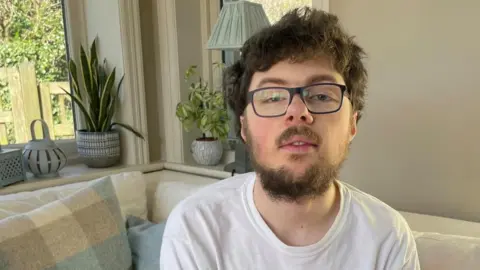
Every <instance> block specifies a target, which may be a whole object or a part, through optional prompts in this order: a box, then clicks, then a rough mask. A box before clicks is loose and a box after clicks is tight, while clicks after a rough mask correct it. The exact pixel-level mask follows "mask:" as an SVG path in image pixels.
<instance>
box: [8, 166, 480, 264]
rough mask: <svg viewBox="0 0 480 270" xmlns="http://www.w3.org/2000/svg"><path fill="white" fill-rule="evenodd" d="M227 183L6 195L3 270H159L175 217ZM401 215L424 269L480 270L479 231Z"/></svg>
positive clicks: (81, 184)
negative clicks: (199, 195) (196, 196)
mask: <svg viewBox="0 0 480 270" xmlns="http://www.w3.org/2000/svg"><path fill="white" fill-rule="evenodd" d="M226 177H228V173H226V172H215V171H213V172H212V170H208V169H202V168H195V167H190V166H184V165H178V164H168V163H162V164H156V165H155V166H143V167H132V168H130V169H123V170H121V171H105V172H102V173H101V174H98V173H97V174H92V176H91V177H89V176H88V175H83V176H81V177H78V178H76V179H70V180H68V181H62V180H60V179H57V180H49V181H38V182H33V183H25V184H19V185H18V186H15V187H12V188H10V189H8V188H7V189H6V190H7V191H5V190H3V191H2V194H3V195H0V269H13V270H15V269H147V270H148V269H158V260H159V254H160V247H161V236H162V233H163V229H164V225H165V221H166V219H167V218H168V215H169V213H170V211H171V210H172V209H173V208H174V207H175V205H176V204H177V203H178V202H179V201H181V200H182V199H184V198H186V197H187V196H189V195H191V194H193V193H194V192H196V191H198V190H199V189H201V188H202V187H204V186H206V185H209V184H211V183H215V182H217V181H221V179H223V178H226ZM400 213H401V214H402V215H403V216H404V217H405V219H406V220H407V222H408V223H409V225H410V227H411V229H412V230H413V231H414V234H415V237H416V243H417V247H418V252H419V257H420V263H421V267H422V269H427V270H430V269H431V270H433V269H435V270H444V269H445V270H447V269H449V270H450V269H455V270H457V269H480V223H474V222H468V221H461V220H455V219H450V218H445V217H436V216H429V215H423V214H418V213H410V212H402V211H400Z"/></svg>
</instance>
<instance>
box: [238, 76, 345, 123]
mask: <svg viewBox="0 0 480 270" xmlns="http://www.w3.org/2000/svg"><path fill="white" fill-rule="evenodd" d="M316 85H334V86H338V87H339V88H340V90H341V92H342V96H341V97H340V105H339V106H338V108H337V109H336V110H333V111H327V112H314V111H311V110H310V109H309V108H308V106H307V103H305V99H304V97H303V91H304V90H305V89H306V88H309V87H312V86H316ZM266 89H283V90H287V91H288V93H290V100H289V101H288V105H287V107H286V109H285V111H284V112H283V113H281V114H276V115H268V116H265V115H260V114H259V113H258V112H257V109H255V105H254V102H253V96H254V95H255V93H256V92H259V91H262V90H266ZM346 91H347V86H346V85H343V84H338V83H330V82H326V83H315V84H310V85H306V86H301V87H281V86H275V87H272V86H270V87H262V88H258V89H255V90H252V91H250V92H248V93H247V104H250V103H251V104H252V108H253V111H254V112H255V114H256V115H257V116H259V117H265V118H270V117H279V116H283V115H285V114H286V113H287V111H288V107H290V105H291V104H292V100H293V97H294V96H295V94H299V95H300V99H301V100H302V102H303V104H305V107H306V108H307V110H308V112H310V113H311V114H329V113H335V112H338V111H339V110H340V109H341V108H342V105H343V97H344V95H345V92H346Z"/></svg>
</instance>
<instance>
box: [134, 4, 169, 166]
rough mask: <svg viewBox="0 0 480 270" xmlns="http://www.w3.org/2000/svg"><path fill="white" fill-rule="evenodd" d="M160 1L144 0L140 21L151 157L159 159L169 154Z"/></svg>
mask: <svg viewBox="0 0 480 270" xmlns="http://www.w3.org/2000/svg"><path fill="white" fill-rule="evenodd" d="M154 1H156V0H142V1H140V2H139V5H140V12H141V16H140V20H141V22H140V24H141V26H140V27H141V31H142V50H143V72H144V76H145V95H146V101H147V125H148V141H149V151H150V160H151V161H158V160H162V159H164V157H165V147H163V145H165V129H164V123H163V117H161V116H162V113H163V107H162V106H161V105H162V100H161V93H160V91H161V89H162V87H161V86H162V76H160V52H159V44H160V37H159V35H158V16H157V12H156V11H157V9H156V5H155V3H154Z"/></svg>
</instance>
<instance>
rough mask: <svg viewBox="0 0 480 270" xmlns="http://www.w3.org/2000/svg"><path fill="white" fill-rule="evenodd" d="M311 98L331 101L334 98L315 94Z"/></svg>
mask: <svg viewBox="0 0 480 270" xmlns="http://www.w3.org/2000/svg"><path fill="white" fill-rule="evenodd" d="M310 99H313V100H319V101H331V100H333V99H332V98H331V97H329V96H327V95H314V96H311V97H310Z"/></svg>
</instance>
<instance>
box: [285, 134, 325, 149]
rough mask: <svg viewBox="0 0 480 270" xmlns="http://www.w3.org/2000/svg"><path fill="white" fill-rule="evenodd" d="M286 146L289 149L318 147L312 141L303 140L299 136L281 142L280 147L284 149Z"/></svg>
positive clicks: (303, 138)
mask: <svg viewBox="0 0 480 270" xmlns="http://www.w3.org/2000/svg"><path fill="white" fill-rule="evenodd" d="M286 146H289V147H308V146H313V147H317V146H318V145H317V144H316V143H315V142H314V141H312V140H309V139H308V138H305V137H301V136H294V137H292V138H290V139H289V140H287V141H285V142H283V143H282V144H281V145H280V147H281V148H282V147H286Z"/></svg>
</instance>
